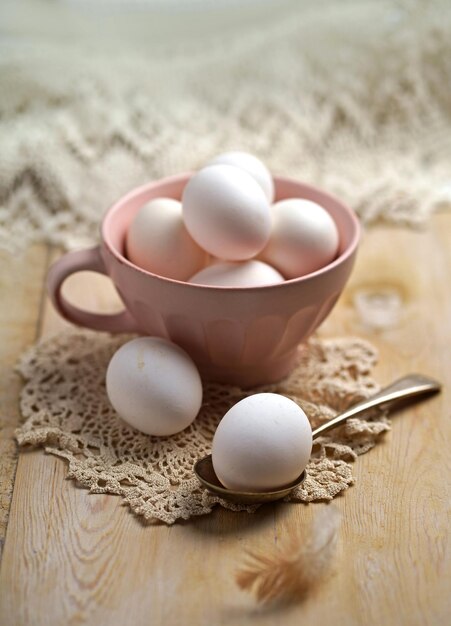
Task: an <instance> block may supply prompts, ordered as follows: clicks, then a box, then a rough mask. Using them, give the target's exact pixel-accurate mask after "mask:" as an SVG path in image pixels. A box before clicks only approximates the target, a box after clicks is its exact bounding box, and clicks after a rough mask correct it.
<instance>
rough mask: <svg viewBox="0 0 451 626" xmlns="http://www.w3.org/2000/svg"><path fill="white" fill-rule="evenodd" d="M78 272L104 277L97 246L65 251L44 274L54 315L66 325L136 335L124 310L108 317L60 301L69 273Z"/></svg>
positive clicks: (64, 300)
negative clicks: (55, 312)
mask: <svg viewBox="0 0 451 626" xmlns="http://www.w3.org/2000/svg"><path fill="white" fill-rule="evenodd" d="M82 271H91V272H98V273H99V274H105V275H106V276H108V272H107V270H106V267H105V264H104V262H103V259H102V255H101V253H100V247H99V246H96V247H95V248H88V249H87V250H77V251H76V252H68V253H67V254H65V255H64V256H62V257H61V258H60V259H58V261H56V262H55V263H54V264H53V265H52V266H51V268H50V270H49V272H48V274H47V292H48V294H49V296H50V299H51V301H52V303H53V305H54V307H55V308H56V310H57V311H58V313H60V315H61V316H62V317H64V319H66V320H68V321H69V322H72V323H74V324H77V325H78V326H84V327H86V328H91V329H93V330H103V331H106V332H110V333H126V332H138V329H137V327H136V322H135V320H134V319H133V317H132V316H131V315H130V313H129V312H128V311H127V310H126V309H124V310H123V311H121V312H120V313H113V314H110V315H108V314H103V313H90V312H89V311H83V309H79V308H78V307H76V306H74V305H73V304H71V303H70V302H68V301H67V300H66V299H65V298H64V296H63V294H62V292H61V288H62V286H63V283H64V281H65V280H66V278H67V277H68V276H70V275H71V274H75V273H76V272H82Z"/></svg>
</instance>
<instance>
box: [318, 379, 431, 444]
mask: <svg viewBox="0 0 451 626" xmlns="http://www.w3.org/2000/svg"><path fill="white" fill-rule="evenodd" d="M440 389H441V384H440V383H439V382H437V381H436V380H434V379H433V378H429V377H428V376H423V375H422V374H409V375H408V376H404V377H403V378H400V379H399V380H396V381H395V382H394V383H392V384H391V385H389V386H388V387H384V388H383V389H381V390H380V391H379V392H378V393H376V394H374V396H371V397H370V398H367V399H366V400H362V401H361V402H358V403H357V404H354V406H352V407H351V408H350V409H348V410H347V411H344V412H343V413H340V414H339V415H337V416H336V417H334V418H333V419H331V420H329V421H328V422H325V423H324V424H321V426H318V428H316V429H315V430H314V431H313V433H312V435H313V439H316V438H317V437H320V436H321V435H323V434H324V433H326V432H328V431H329V430H332V428H336V427H337V426H340V425H341V424H343V423H344V422H346V420H348V419H349V418H350V417H355V416H356V415H360V414H361V413H363V412H364V411H367V410H368V409H373V408H375V407H388V406H389V405H390V404H391V403H392V402H396V401H397V400H402V399H403V398H411V397H414V396H423V395H427V394H431V393H436V392H438V391H440Z"/></svg>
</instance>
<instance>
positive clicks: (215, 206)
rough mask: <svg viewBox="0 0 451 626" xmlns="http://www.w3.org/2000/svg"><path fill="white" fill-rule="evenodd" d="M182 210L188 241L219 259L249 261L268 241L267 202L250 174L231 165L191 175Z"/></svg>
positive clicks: (269, 226)
mask: <svg viewBox="0 0 451 626" xmlns="http://www.w3.org/2000/svg"><path fill="white" fill-rule="evenodd" d="M182 206H183V219H184V221H185V225H186V227H187V229H188V231H189V233H190V235H191V236H192V238H193V239H194V240H195V241H197V243H198V244H199V245H200V246H201V247H202V248H204V249H205V250H207V252H210V254H212V255H214V256H216V257H219V258H220V259H225V260H228V261H243V260H246V259H250V258H251V257H253V256H255V255H256V254H258V252H260V250H262V248H263V247H264V246H265V244H266V243H267V241H268V239H269V233H270V230H271V211H270V206H269V203H268V200H267V198H266V196H265V194H264V192H263V190H262V188H261V187H260V185H259V184H258V183H257V182H256V181H255V179H254V178H252V176H251V175H250V174H248V173H247V172H245V171H244V170H241V169H239V168H237V167H233V166H232V165H210V166H209V167H206V168H204V169H202V170H200V172H197V174H194V175H193V176H192V177H191V179H190V180H189V181H188V183H187V185H186V187H185V189H184V191H183V197H182Z"/></svg>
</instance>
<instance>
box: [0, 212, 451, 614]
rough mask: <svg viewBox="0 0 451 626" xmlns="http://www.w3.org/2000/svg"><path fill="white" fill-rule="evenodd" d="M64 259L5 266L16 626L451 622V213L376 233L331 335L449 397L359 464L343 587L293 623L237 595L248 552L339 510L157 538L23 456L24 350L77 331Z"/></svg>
mask: <svg viewBox="0 0 451 626" xmlns="http://www.w3.org/2000/svg"><path fill="white" fill-rule="evenodd" d="M57 254H58V251H56V250H53V249H50V248H46V247H44V246H35V247H33V248H31V249H30V250H28V251H27V253H26V254H25V255H23V256H21V257H20V258H19V257H17V258H14V259H11V258H9V257H8V256H7V255H3V256H2V257H1V274H0V288H1V302H2V306H1V312H0V315H1V326H0V335H1V337H0V345H1V353H2V356H1V372H0V373H1V376H0V385H1V418H2V420H3V424H4V428H3V429H2V431H1V438H0V470H1V486H2V494H3V495H2V500H1V501H0V504H1V508H0V514H1V518H0V536H2V537H3V536H4V534H5V529H6V540H5V542H4V547H3V556H2V561H1V571H0V594H1V605H0V624H1V625H2V626H19V625H25V624H26V625H33V626H38V625H41V624H42V625H45V626H69V625H75V624H95V625H96V626H103V625H108V626H127V625H131V626H141V625H142V626H149V625H152V626H156V625H160V624H161V625H163V624H164V625H173V624H174V625H178V624H181V625H185V624H186V625H191V624H194V625H196V626H198V625H199V626H200V625H203V624H205V625H211V626H215V625H217V624H236V625H238V626H244V625H247V624H259V625H260V624H262V625H266V624H275V623H279V622H280V623H283V624H284V625H287V626H290V625H292V624H293V625H294V624H334V625H339V624H343V625H346V626H349V625H353V624H359V625H360V624H365V625H366V626H367V625H373V624H374V625H377V626H382V625H387V624H396V625H398V626H399V625H406V626H415V625H418V626H420V625H421V626H424V625H425V624H432V625H434V626H435V625H437V624H449V623H451V603H450V589H449V581H450V551H449V546H448V542H447V535H448V525H449V515H448V514H449V501H450V490H449V486H448V485H449V482H450V458H451V453H450V449H449V441H450V440H449V435H450V432H451V420H450V417H451V410H450V406H451V396H450V393H449V389H450V386H451V356H450V354H451V215H450V214H442V215H437V216H436V217H435V218H434V219H433V220H432V222H431V224H430V225H429V227H428V229H427V230H426V231H425V232H414V231H412V230H408V229H403V228H394V227H389V226H378V227H374V228H371V229H368V231H367V233H366V234H365V236H364V240H363V243H362V247H361V250H360V255H359V259H358V263H357V267H356V269H355V272H354V274H353V277H352V279H351V281H350V284H349V285H348V287H347V289H346V291H345V293H344V294H343V296H342V297H341V299H340V301H339V303H338V305H337V307H336V308H335V310H334V312H333V313H332V315H331V316H330V318H329V319H328V320H327V321H326V323H325V324H324V325H323V326H322V328H321V331H320V334H321V335H322V336H338V335H351V334H352V335H358V336H361V337H366V338H368V339H369V340H370V341H371V342H373V344H375V345H376V346H377V347H378V349H379V351H380V362H379V365H378V367H377V370H376V375H377V377H378V379H379V381H380V382H381V383H388V382H389V381H391V380H392V379H394V378H395V377H397V376H400V375H402V374H404V373H407V372H411V371H420V372H424V373H427V374H430V375H432V376H435V377H437V378H439V379H441V380H442V381H443V383H444V391H443V393H442V394H441V395H440V396H437V397H435V398H432V399H429V400H427V401H425V402H423V403H421V404H418V405H416V406H411V407H409V408H408V409H405V410H403V411H401V412H398V413H397V414H396V416H395V418H394V422H393V430H392V432H391V433H389V434H388V435H387V436H386V437H385V439H384V441H383V442H382V443H381V444H380V445H378V446H377V447H376V448H375V449H374V450H372V451H371V452H369V453H368V454H367V455H365V456H363V457H361V458H359V459H358V461H357V462H356V463H355V467H354V471H355V476H356V478H357V482H356V485H355V486H354V487H352V488H351V489H350V490H348V491H347V492H346V493H345V494H344V496H342V497H340V498H338V499H336V501H335V506H337V507H338V508H339V509H340V511H341V512H342V514H343V515H342V524H341V528H340V538H339V551H338V554H337V558H336V561H335V573H334V575H333V576H332V577H330V578H329V579H328V580H326V581H325V582H324V583H323V584H322V585H321V586H320V587H319V589H318V590H317V591H316V593H315V594H314V595H313V596H311V597H310V598H308V599H307V601H305V602H304V603H303V604H300V605H299V604H298V605H291V606H289V607H285V608H280V609H277V610H275V609H271V610H268V609H263V608H260V607H258V606H257V605H256V604H255V602H254V600H253V598H252V597H250V596H248V595H247V594H245V593H244V592H241V591H239V590H238V589H237V587H236V585H235V583H234V571H235V569H236V567H237V566H238V564H239V563H240V560H241V557H242V553H243V549H244V548H253V549H259V548H263V547H264V546H271V545H272V544H274V543H277V542H278V541H280V540H281V539H282V538H283V537H284V535H286V534H287V533H290V532H292V531H293V529H295V528H302V527H303V526H304V525H306V524H307V523H308V522H309V521H310V520H311V518H312V516H313V515H314V514H315V512H317V511H318V509H319V508H320V507H322V506H326V505H324V504H314V505H310V506H304V505H293V504H291V505H289V504H278V505H271V506H267V507H264V508H262V509H261V510H260V511H259V512H257V513H256V514H255V515H247V514H239V513H232V512H229V511H225V510H222V509H220V508H217V509H216V510H215V512H214V513H213V514H212V515H209V516H205V517H201V518H198V519H192V520H190V521H188V522H186V523H180V524H176V525H174V526H172V527H166V526H163V525H160V526H145V525H143V524H142V523H141V522H140V521H139V520H138V519H137V518H136V517H134V516H133V515H132V514H131V513H130V512H129V510H128V509H127V508H126V507H125V506H123V505H122V503H121V500H120V499H119V498H118V497H114V496H109V495H90V494H89V493H87V492H86V491H85V490H83V489H80V488H78V487H76V486H75V485H74V484H73V482H71V481H69V480H66V478H65V477H66V467H65V463H64V462H63V461H62V460H60V459H57V458H55V457H53V456H50V455H45V454H44V453H43V451H42V450H34V451H23V452H21V453H20V455H19V460H18V463H17V468H16V462H15V460H14V443H13V442H12V434H13V429H14V425H15V423H17V420H18V408H17V397H18V392H19V388H20V381H19V380H18V378H17V377H16V375H15V374H14V373H13V372H12V367H13V365H14V362H15V360H16V358H17V356H18V354H19V353H20V351H21V350H22V349H23V348H25V347H26V346H27V345H29V344H30V343H32V342H33V341H34V340H35V339H37V338H38V337H39V336H42V335H47V334H49V333H52V332H55V331H57V330H59V329H60V328H61V327H63V326H64V323H63V322H62V321H61V320H60V319H58V317H57V316H56V314H55V313H54V312H53V311H52V309H51V307H50V305H49V304H48V302H47V300H46V297H45V294H44V291H43V280H44V276H45V273H46V270H47V268H48V266H49V263H50V262H51V261H52V259H53V258H55V257H56V256H57ZM68 291H69V292H71V294H72V297H73V298H76V299H77V301H78V302H79V303H80V304H84V305H86V306H87V305H90V306H91V307H92V308H94V309H96V310H98V309H102V310H105V309H108V307H109V306H111V302H112V300H114V298H115V297H114V295H113V294H112V290H111V287H110V286H109V284H108V282H107V279H103V277H98V276H88V275H78V276H77V277H74V278H72V279H70V284H69V285H68ZM362 294H363V295H362ZM356 303H360V305H359V306H356ZM389 310H391V313H390V315H389V314H388V311H389ZM381 313H382V317H381ZM12 486H13V487H14V490H13V496H12V502H11V506H10V510H9V517H8V509H9V502H10V497H9V496H8V490H9V487H12ZM6 525H7V527H6Z"/></svg>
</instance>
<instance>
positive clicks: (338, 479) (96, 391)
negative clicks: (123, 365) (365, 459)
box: [16, 331, 389, 524]
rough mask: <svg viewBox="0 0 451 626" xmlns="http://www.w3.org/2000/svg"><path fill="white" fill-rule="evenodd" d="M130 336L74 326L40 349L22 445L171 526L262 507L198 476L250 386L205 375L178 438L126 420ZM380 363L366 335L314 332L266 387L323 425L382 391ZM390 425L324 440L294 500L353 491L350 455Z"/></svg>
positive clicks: (377, 422)
mask: <svg viewBox="0 0 451 626" xmlns="http://www.w3.org/2000/svg"><path fill="white" fill-rule="evenodd" d="M127 339H129V337H124V336H122V337H118V336H115V337H111V336H109V335H104V334H97V333H93V332H90V331H76V332H73V331H71V332H66V333H63V334H60V335H55V336H53V337H51V338H49V339H47V340H45V341H43V342H41V343H39V344H37V345H35V346H34V347H32V348H31V349H30V350H29V351H28V352H27V353H26V354H25V355H24V356H23V357H22V359H21V361H20V363H19V366H18V368H19V371H20V372H21V374H22V375H23V377H24V379H25V385H24V387H23V390H22V393H21V399H20V403H21V410H22V414H23V416H24V417H25V418H26V421H25V423H24V424H23V426H21V427H20V428H19V429H18V430H17V432H16V436H17V439H18V442H19V444H20V445H22V446H23V445H25V444H30V445H39V446H43V447H44V448H45V450H46V451H47V452H50V453H51V454H54V455H56V456H59V457H63V458H65V459H67V461H68V463H69V477H71V478H73V479H75V480H76V481H77V482H78V483H79V484H81V485H83V486H84V487H86V488H88V489H89V490H90V491H91V492H92V493H113V494H118V495H121V496H122V497H123V498H124V500H125V502H127V504H128V505H129V506H130V508H131V509H132V510H133V511H134V512H135V513H136V514H139V515H142V516H144V518H145V519H146V520H152V521H155V520H161V521H163V522H166V523H167V524H172V523H173V522H175V521H176V520H177V519H180V518H182V519H188V518H189V517H191V516H193V515H202V514H205V513H209V512H210V511H211V510H212V508H213V507H214V506H215V505H216V504H221V505H222V506H224V507H226V508H230V509H234V510H243V509H246V510H249V511H252V510H254V508H255V507H243V506H235V505H233V504H231V503H229V502H225V501H223V500H221V499H219V498H217V497H215V496H213V495H211V494H209V493H208V492H207V491H204V490H203V489H202V488H201V487H200V485H199V483H198V481H197V479H196V478H195V476H194V474H193V464H194V462H195V461H196V459H198V458H199V457H201V456H203V455H205V454H208V453H209V452H210V451H211V443H212V438H213V434H214V431H215V428H216V426H217V424H218V422H219V420H220V419H221V417H222V416H223V415H224V413H225V412H226V411H227V410H228V409H229V408H230V407H231V406H232V405H233V404H234V403H236V402H237V401H238V400H240V399H241V398H243V397H245V396H246V395H249V393H252V392H251V391H243V390H241V389H239V388H237V387H230V386H223V385H219V384H215V383H206V384H205V386H204V399H203V406H202V409H201V411H200V414H199V416H198V417H197V419H196V420H195V421H194V422H193V424H192V425H191V426H190V427H188V428H187V429H186V430H184V431H183V432H181V433H179V434H177V435H175V436H172V437H165V438H157V437H149V436H147V435H144V434H142V433H140V432H138V431H136V430H134V429H132V428H130V427H128V426H127V425H126V424H125V423H124V422H122V420H120V419H119V417H118V416H117V414H116V413H115V411H114V409H113V408H112V407H111V405H110V404H109V402H108V398H107V396H106V391H105V372H106V368H107V365H108V362H109V359H110V358H111V356H112V354H113V353H114V352H115V350H117V349H118V348H119V346H120V345H122V343H123V342H124V341H126V340H127ZM375 361H376V353H375V350H374V348H373V347H372V346H371V345H370V344H368V343H367V342H364V341H362V340H360V339H355V338H352V339H333V340H318V339H313V340H310V342H309V343H308V344H306V345H305V346H303V347H301V348H300V350H299V360H298V364H297V366H296V368H295V370H294V371H293V373H292V374H291V375H290V376H289V377H288V378H286V379H285V380H283V381H282V382H280V383H278V384H274V385H268V386H265V387H260V388H259V391H263V390H265V391H272V392H276V393H281V394H284V395H286V396H288V397H290V398H292V399H293V400H294V401H295V402H297V403H298V404H299V405H300V406H301V407H302V408H303V409H304V410H305V412H306V414H307V415H308V417H309V419H310V421H311V423H312V426H313V427H315V426H317V425H319V424H320V423H322V422H323V421H325V420H328V419H330V418H331V417H333V416H334V415H335V414H336V413H337V412H339V411H342V410H344V409H345V408H346V407H348V406H349V405H351V404H353V403H355V402H357V401H358V400H361V399H362V398H364V397H367V396H368V395H370V394H371V393H374V392H375V391H377V390H378V386H377V384H376V383H375V381H374V380H373V378H372V376H371V369H372V366H373V365H374V363H375ZM254 391H255V390H254ZM388 429H389V422H388V420H387V418H386V417H385V416H384V415H382V414H380V413H379V414H375V415H373V416H372V418H371V419H368V420H361V419H357V418H354V419H351V420H349V421H348V422H347V423H346V424H345V425H344V426H342V427H340V428H338V429H336V430H335V431H331V433H330V435H327V436H324V437H322V438H320V439H317V440H316V442H315V445H314V449H313V455H312V459H311V461H310V463H309V465H308V467H307V473H308V476H307V479H306V480H305V482H304V483H303V484H302V486H301V487H299V488H298V489H297V490H296V491H295V492H294V493H293V494H292V495H291V497H290V498H289V499H290V500H299V501H303V502H312V501H315V500H330V499H332V498H333V497H335V496H336V495H337V494H339V493H340V492H342V491H343V490H345V489H347V488H348V487H349V486H350V485H351V484H352V483H353V476H352V465H351V462H352V461H354V460H355V459H356V457H357V455H359V454H363V453H365V452H367V451H368V450H369V449H370V448H372V447H373V446H374V445H375V443H376V441H377V440H378V437H379V436H380V435H381V433H383V432H385V431H386V430H388Z"/></svg>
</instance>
